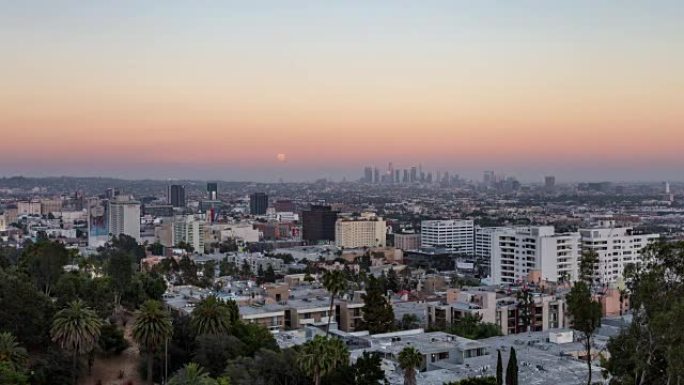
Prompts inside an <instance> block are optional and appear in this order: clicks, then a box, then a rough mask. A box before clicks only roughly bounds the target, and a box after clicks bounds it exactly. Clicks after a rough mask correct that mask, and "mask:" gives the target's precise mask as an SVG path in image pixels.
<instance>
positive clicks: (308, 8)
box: [0, 1, 684, 180]
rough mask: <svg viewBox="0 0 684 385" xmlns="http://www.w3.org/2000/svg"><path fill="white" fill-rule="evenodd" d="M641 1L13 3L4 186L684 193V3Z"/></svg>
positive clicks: (0, 101) (1, 145) (1, 86)
mask: <svg viewBox="0 0 684 385" xmlns="http://www.w3.org/2000/svg"><path fill="white" fill-rule="evenodd" d="M29 3H32V4H29ZM266 3H268V5H267V4H266ZM554 3H555V2H554ZM639 3H641V5H637V2H619V3H615V4H614V5H613V6H612V7H608V6H607V3H600V4H599V3H597V2H591V1H579V2H567V3H566V6H565V7H559V6H558V4H554V5H553V7H551V4H550V3H547V2H531V1H530V2H521V3H518V2H516V3H512V2H502V3H495V2H490V1H483V2H455V1H444V2H442V1H432V2H403V1H398V2H395V1H384V2H383V1H380V2H372V3H367V2H363V4H364V5H363V6H360V5H359V2H354V1H350V2H297V3H296V4H297V5H296V6H295V5H292V4H290V5H286V4H285V2H280V1H273V2H220V1H216V2H206V3H205V4H204V6H203V7H197V6H196V5H195V4H193V2H183V1H164V2H145V3H139V2H115V1H111V2H104V1H100V2H80V3H75V2H70V1H44V2H40V5H39V6H37V5H36V4H37V2H22V1H19V2H12V3H5V4H4V5H3V6H2V7H3V11H2V12H0V44H1V45H2V47H3V53H2V60H1V61H0V133H2V136H3V140H2V142H0V175H13V174H16V173H25V174H37V175H39V174H41V173H43V174H55V173H57V174H77V173H79V174H88V175H100V174H102V175H113V176H127V177H150V176H157V175H161V176H164V177H192V176H197V177H207V178H209V177H222V178H225V179H231V178H238V179H239V178H244V177H245V175H248V174H250V173H254V172H261V175H262V178H263V179H274V178H275V177H278V176H284V177H286V178H291V179H294V180H296V179H304V178H307V176H308V175H311V173H313V174H314V175H313V177H318V176H333V177H342V176H346V177H352V178H355V177H358V176H359V173H360V172H361V171H360V170H361V168H362V166H364V165H365V164H379V165H384V164H386V163H387V162H388V161H394V162H395V163H396V164H405V165H408V164H416V163H419V162H421V163H422V164H424V165H428V166H429V167H431V168H433V169H442V170H454V171H457V172H462V173H463V174H464V175H468V173H480V172H481V171H482V170H484V169H489V168H497V169H501V170H504V171H506V172H510V173H514V174H516V175H519V176H521V177H522V178H537V176H538V175H543V174H544V172H556V173H557V174H558V175H559V176H561V177H563V176H564V177H566V178H577V177H579V176H580V175H586V177H587V178H589V179H592V178H594V179H596V178H607V177H608V176H610V177H612V178H620V179H629V178H630V177H631V176H634V175H637V171H638V172H641V173H643V172H647V175H651V176H652V177H654V178H658V177H661V176H662V175H672V176H674V177H677V176H678V177H680V179H681V170H682V168H684V155H682V153H683V152H682V148H683V145H682V143H684V70H683V68H684V24H683V23H682V22H681V20H684V5H682V4H681V2H675V1H673V2H667V1H660V2H639ZM360 10H363V12H361V11H360ZM284 154H287V157H286V158H285V155H284ZM281 155H282V159H281ZM285 159H286V160H287V162H285ZM131 166H135V167H136V170H135V171H134V172H133V171H131V172H130V173H127V171H126V170H127V169H129V168H130V167H131ZM570 166H572V171H570ZM38 169H40V170H41V171H36V170H38ZM678 171H679V174H677V172H678ZM256 179H259V177H256Z"/></svg>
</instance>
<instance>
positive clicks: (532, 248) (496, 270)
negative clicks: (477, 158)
mask: <svg viewBox="0 0 684 385" xmlns="http://www.w3.org/2000/svg"><path fill="white" fill-rule="evenodd" d="M490 254H491V278H492V283H494V284H496V285H498V284H512V283H515V282H520V281H524V280H526V279H527V276H528V275H529V273H531V272H532V271H540V272H541V278H542V279H543V280H547V281H551V282H558V281H562V280H566V281H573V280H576V279H577V278H578V259H579V256H580V255H581V244H580V235H579V234H578V233H566V234H556V233H555V230H554V228H553V226H532V227H516V228H509V229H505V228H499V229H498V230H496V231H493V232H492V233H491V249H490Z"/></svg>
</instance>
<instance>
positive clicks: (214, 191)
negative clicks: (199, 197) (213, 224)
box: [207, 182, 218, 201]
mask: <svg viewBox="0 0 684 385" xmlns="http://www.w3.org/2000/svg"><path fill="white" fill-rule="evenodd" d="M207 195H208V196H209V200H212V201H215V200H217V199H218V183H216V182H209V183H207Z"/></svg>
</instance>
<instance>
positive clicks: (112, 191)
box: [105, 187, 119, 199]
mask: <svg viewBox="0 0 684 385" xmlns="http://www.w3.org/2000/svg"><path fill="white" fill-rule="evenodd" d="M117 196H119V189H116V188H113V187H110V188H108V189H106V190H105V198H106V199H114V198H115V197H117Z"/></svg>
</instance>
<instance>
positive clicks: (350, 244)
mask: <svg viewBox="0 0 684 385" xmlns="http://www.w3.org/2000/svg"><path fill="white" fill-rule="evenodd" d="M386 236H387V223H386V222H385V220H384V219H382V217H378V216H376V215H375V214H373V213H363V214H361V216H360V217H342V218H339V219H338V220H337V222H335V244H336V245H337V247H344V248H349V249H354V248H359V247H384V246H385V243H386V242H385V238H386Z"/></svg>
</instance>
